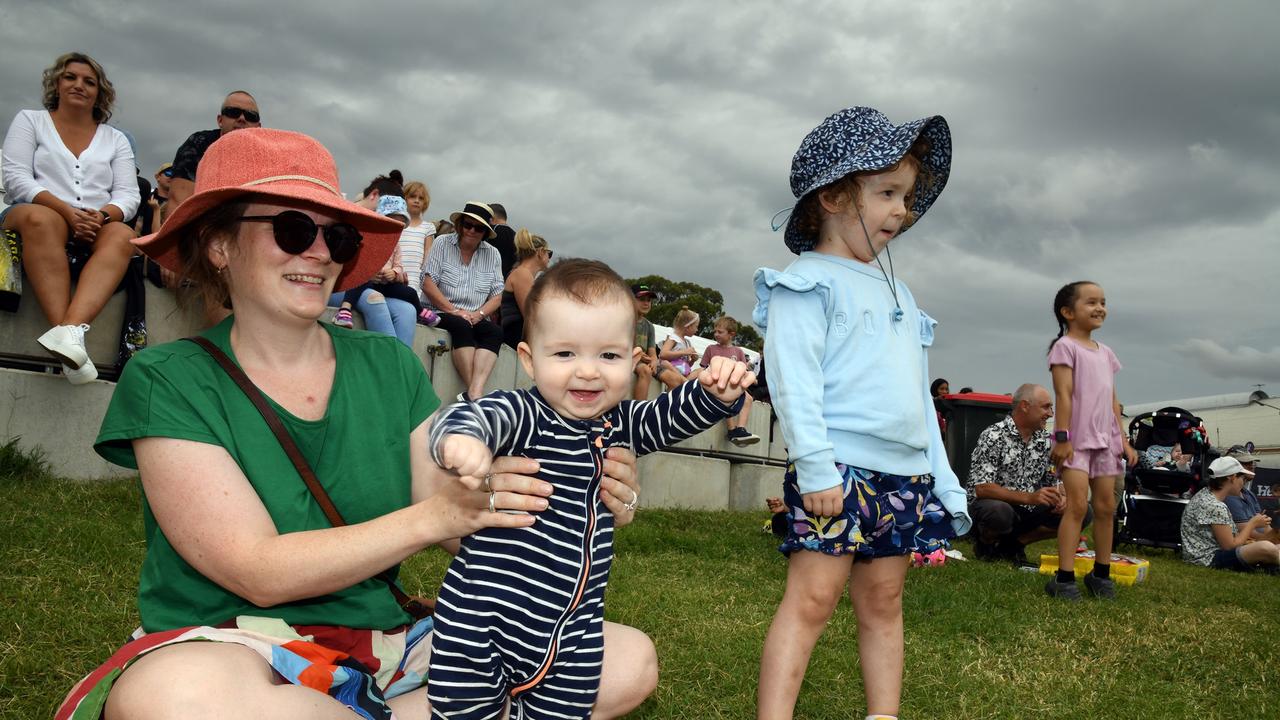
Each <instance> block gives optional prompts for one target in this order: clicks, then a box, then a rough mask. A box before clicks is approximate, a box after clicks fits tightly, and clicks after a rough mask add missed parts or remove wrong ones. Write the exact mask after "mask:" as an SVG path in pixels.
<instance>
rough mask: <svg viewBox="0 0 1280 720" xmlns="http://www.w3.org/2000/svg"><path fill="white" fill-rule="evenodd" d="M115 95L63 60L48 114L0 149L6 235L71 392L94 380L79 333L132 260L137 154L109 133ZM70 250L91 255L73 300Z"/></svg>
mask: <svg viewBox="0 0 1280 720" xmlns="http://www.w3.org/2000/svg"><path fill="white" fill-rule="evenodd" d="M114 100H115V90H114V89H113V88H112V86H111V83H110V81H108V80H107V76H106V73H105V72H104V71H103V69H102V66H101V65H99V64H98V63H97V62H96V61H94V59H93V58H91V57H89V56H88V55H84V54H82V53H67V54H66V55H63V56H62V57H60V58H58V60H57V61H56V62H55V63H54V64H53V67H50V68H49V69H47V70H45V71H44V107H45V109H44V110H22V111H20V112H19V113H18V116H17V117H15V118H14V119H13V124H12V125H10V126H9V132H8V134H7V135H6V136H5V139H4V167H3V171H4V188H5V194H6V197H7V199H8V201H9V202H10V203H13V207H10V208H9V209H8V210H6V211H5V213H4V214H3V216H0V217H3V227H4V229H5V230H14V231H17V233H18V234H19V235H20V236H21V237H22V263H23V265H24V268H25V271H26V275H27V281H28V283H29V284H30V285H31V288H32V290H33V291H34V293H35V296H36V301H37V302H39V303H40V309H41V310H43V311H44V315H45V317H46V318H47V319H48V321H49V324H50V325H52V326H53V327H52V328H50V330H49V331H48V332H46V333H45V334H44V335H41V336H40V338H39V342H40V344H41V345H42V346H43V347H44V349H45V350H46V351H48V353H49V354H50V355H53V356H54V357H56V358H57V359H59V360H61V361H62V371H63V374H64V375H66V377H67V379H68V380H70V381H71V383H72V384H76V385H78V384H81V383H86V382H89V381H90V380H93V379H94V378H96V377H97V375H98V371H97V370H96V369H95V368H94V367H93V362H92V361H91V360H90V359H89V355H88V353H87V352H86V351H85V345H84V333H85V331H86V330H88V329H89V324H90V323H91V322H93V319H94V318H95V317H97V315H98V313H99V312H100V311H101V310H102V307H103V305H106V303H107V300H108V299H110V297H111V294H112V293H114V292H115V289H116V287H117V286H118V285H119V284H120V279H121V278H123V277H124V274H125V271H126V270H127V269H128V266H129V258H130V257H132V256H133V245H132V244H131V243H130V242H129V241H130V240H131V239H132V238H133V237H134V232H133V230H132V229H130V228H129V226H127V225H125V224H124V222H123V221H124V220H125V219H126V218H129V217H131V216H133V214H134V213H135V212H136V211H137V209H138V203H139V202H140V201H141V197H140V196H139V194H138V183H137V179H136V177H135V176H136V168H135V167H134V159H133V150H132V149H131V148H130V147H129V141H128V139H127V138H126V137H125V135H124V133H122V132H120V131H119V130H117V129H115V128H113V127H111V126H109V125H106V124H105V123H106V121H107V119H108V118H110V117H111V105H112V103H113V102H114ZM68 241H74V242H77V243H83V244H85V245H88V246H90V247H91V249H92V254H91V256H90V258H89V261H88V262H87V263H86V264H85V266H84V269H83V271H82V272H81V273H80V278H79V282H78V283H77V285H76V289H75V292H74V293H73V292H72V291H71V267H70V263H69V262H68V261H67V254H66V245H67V242H68Z"/></svg>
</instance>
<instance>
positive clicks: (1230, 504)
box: [1226, 446, 1280, 544]
mask: <svg viewBox="0 0 1280 720" xmlns="http://www.w3.org/2000/svg"><path fill="white" fill-rule="evenodd" d="M1227 457H1231V458H1235V459H1236V461H1237V462H1239V463H1240V466H1241V467H1243V468H1244V471H1245V472H1246V473H1248V475H1249V479H1248V480H1246V481H1245V484H1244V487H1243V488H1241V489H1240V494H1239V495H1238V496H1232V495H1228V496H1227V499H1226V503H1227V509H1228V510H1230V511H1231V519H1232V520H1234V521H1235V524H1236V530H1237V531H1242V530H1243V529H1244V526H1245V524H1246V523H1248V522H1249V520H1250V519H1251V518H1253V516H1255V515H1266V516H1267V517H1269V518H1271V520H1272V523H1273V525H1272V527H1268V528H1257V529H1256V530H1254V531H1253V539H1254V540H1270V541H1271V542H1273V543H1277V544H1280V528H1276V527H1275V526H1274V522H1275V519H1276V513H1275V511H1274V510H1273V511H1271V512H1267V511H1265V510H1263V509H1262V503H1260V502H1258V496H1257V495H1255V494H1254V492H1253V488H1252V487H1251V486H1252V485H1253V468H1254V465H1256V464H1257V462H1258V458H1257V456H1256V455H1254V454H1253V453H1251V452H1249V451H1248V450H1245V449H1244V448H1243V447H1239V446H1235V447H1232V448H1231V449H1230V450H1228V451H1227Z"/></svg>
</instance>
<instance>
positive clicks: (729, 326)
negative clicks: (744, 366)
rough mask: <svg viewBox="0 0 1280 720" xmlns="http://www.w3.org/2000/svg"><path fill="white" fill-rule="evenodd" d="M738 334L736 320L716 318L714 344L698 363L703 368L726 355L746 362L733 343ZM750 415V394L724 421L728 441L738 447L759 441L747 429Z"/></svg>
mask: <svg viewBox="0 0 1280 720" xmlns="http://www.w3.org/2000/svg"><path fill="white" fill-rule="evenodd" d="M737 334H738V321H737V320H734V319H733V318H731V317H729V316H728V315H725V316H724V317H722V318H720V319H719V320H716V324H715V329H714V330H713V331H712V333H711V336H712V337H713V338H715V340H716V344H715V345H711V346H710V347H708V348H707V349H706V350H703V351H702V362H701V363H699V365H701V367H702V368H703V369H705V368H706V367H707V366H708V365H709V364H710V363H711V359H712V358H717V357H727V358H729V359H730V360H737V361H738V362H741V363H745V362H747V354H746V353H744V352H742V348H740V347H738V346H736V345H734V344H733V338H734V337H735V336H737ZM750 416H751V395H750V394H748V395H747V399H746V401H745V402H743V403H742V412H740V413H738V415H737V417H731V418H727V419H726V420H725V421H724V424H725V426H726V427H727V428H728V429H729V432H728V433H726V435H725V437H727V438H728V439H729V442H731V443H733V444H734V445H737V446H738V447H746V446H748V445H755V444H756V443H758V442H760V436H759V435H756V434H755V433H753V432H751V431H750V430H748V429H747V418H748V417H750Z"/></svg>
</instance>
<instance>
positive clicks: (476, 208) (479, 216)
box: [449, 200, 498, 240]
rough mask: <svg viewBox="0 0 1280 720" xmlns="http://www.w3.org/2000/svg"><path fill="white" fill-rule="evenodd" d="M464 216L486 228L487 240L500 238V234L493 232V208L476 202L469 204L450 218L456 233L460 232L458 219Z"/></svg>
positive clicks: (485, 237)
mask: <svg viewBox="0 0 1280 720" xmlns="http://www.w3.org/2000/svg"><path fill="white" fill-rule="evenodd" d="M463 215H466V216H467V217H469V218H471V219H472V220H475V221H476V222H478V223H480V224H481V225H483V226H484V229H485V231H486V234H485V236H484V239H485V240H492V239H494V238H496V237H498V233H496V232H494V230H493V208H491V207H489V206H488V205H486V204H484V203H482V202H475V201H474V200H473V201H471V202H468V203H467V204H466V205H464V206H463V207H462V209H461V210H459V211H458V212H456V213H454V214H452V215H450V216H449V222H451V223H453V228H454V231H455V232H456V231H457V230H458V218H460V217H462V216H463Z"/></svg>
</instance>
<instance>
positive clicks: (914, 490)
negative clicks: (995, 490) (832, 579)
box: [778, 463, 955, 558]
mask: <svg viewBox="0 0 1280 720" xmlns="http://www.w3.org/2000/svg"><path fill="white" fill-rule="evenodd" d="M836 470H837V471H838V472H839V473H840V477H841V479H842V481H843V483H844V485H843V487H844V512H842V513H841V514H840V515H836V516H833V517H821V516H810V515H808V514H807V513H806V512H805V510H804V500H803V499H802V496H801V493H800V486H799V485H798V484H797V483H796V468H795V465H794V464H789V465H788V466H787V473H786V476H785V477H784V478H783V486H782V494H783V501H784V502H785V503H786V504H787V520H788V522H787V536H786V537H785V538H784V539H783V541H782V545H780V546H779V547H778V549H779V550H781V551H782V552H783V553H785V554H788V555H789V554H791V552H792V551H793V550H813V551H815V552H821V553H826V554H827V555H847V554H850V553H853V554H855V556H856V557H862V558H877V557H894V556H899V555H906V554H908V553H910V552H911V551H913V550H915V551H918V552H920V553H921V554H925V555H927V554H929V553H931V552H933V551H934V550H938V549H940V548H946V547H948V544H947V539H948V538H953V537H955V531H954V530H953V529H952V527H951V518H950V516H949V515H948V514H947V511H946V510H945V509H943V507H942V503H941V502H939V501H938V499H937V498H936V497H934V494H933V476H932V475H911V476H904V475H890V474H888V473H880V472H876V471H874V470H865V469H863V468H857V467H853V466H852V465H844V464H842V463H836Z"/></svg>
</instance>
